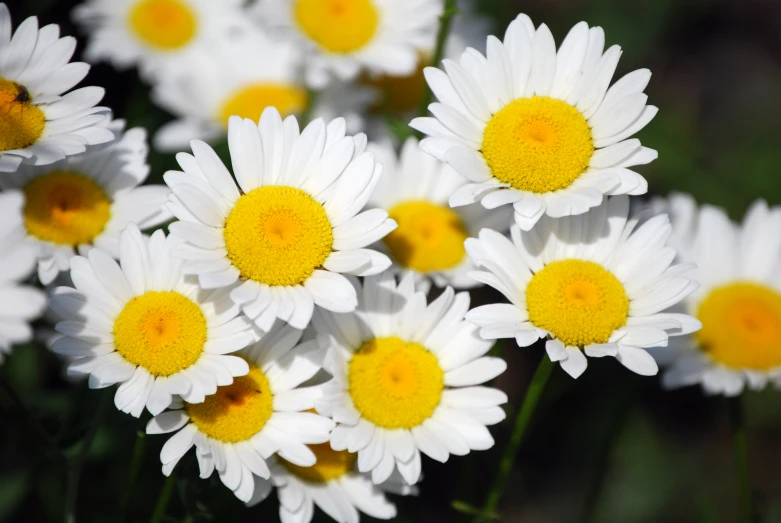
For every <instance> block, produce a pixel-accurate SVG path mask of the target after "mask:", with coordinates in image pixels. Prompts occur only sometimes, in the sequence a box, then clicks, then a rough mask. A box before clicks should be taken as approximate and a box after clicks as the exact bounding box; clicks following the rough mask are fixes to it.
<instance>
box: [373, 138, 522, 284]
mask: <svg viewBox="0 0 781 523" xmlns="http://www.w3.org/2000/svg"><path fill="white" fill-rule="evenodd" d="M368 150H369V151H371V152H373V153H374V154H375V155H376V156H377V161H378V162H380V163H381V164H382V166H383V175H382V178H381V179H380V183H379V184H378V185H377V190H376V191H374V195H373V196H372V199H371V200H370V201H369V206H370V207H378V208H380V209H384V210H386V211H388V215H389V216H390V217H391V219H393V220H395V221H396V223H397V224H398V227H397V228H396V229H395V230H394V231H393V232H391V233H390V234H389V235H388V236H386V237H385V238H383V240H382V244H383V245H384V249H385V250H386V251H387V252H389V253H390V257H391V260H393V262H394V264H395V266H396V267H397V268H398V269H399V270H401V271H402V272H403V271H406V270H411V271H414V273H415V275H416V280H417V281H418V282H419V283H424V285H425V283H426V282H427V280H428V279H429V278H430V279H431V280H433V281H434V283H435V284H436V285H438V286H440V287H445V286H447V285H452V286H453V287H456V288H467V287H474V286H476V285H479V284H480V283H479V282H477V281H476V280H474V279H472V278H470V277H469V276H468V275H467V272H468V271H470V270H472V269H474V268H475V266H474V264H473V263H472V261H471V260H470V259H469V256H467V254H466V249H465V248H464V240H466V239H467V238H468V237H469V236H477V234H478V233H479V232H480V230H481V229H483V228H489V229H495V230H499V231H506V230H508V229H509V227H510V223H511V222H512V212H511V211H510V210H509V209H508V208H507V207H504V208H501V209H498V210H487V209H485V208H484V207H482V206H481V205H477V204H474V205H468V206H466V207H458V208H456V209H451V208H450V207H449V206H448V204H447V199H448V197H449V196H450V195H451V194H452V193H453V192H454V191H455V190H456V189H457V188H458V187H460V186H462V185H464V184H465V183H467V180H466V179H464V178H463V177H462V176H461V175H460V174H458V173H457V172H456V171H455V170H453V168H452V167H450V166H449V165H447V164H446V163H443V162H440V161H439V160H437V159H436V158H433V157H432V156H430V155H428V154H426V153H425V152H423V151H422V150H421V149H420V147H418V141H417V139H415V138H409V139H408V140H407V141H406V142H405V143H404V145H403V147H402V149H401V153H400V155H398V156H397V155H396V153H395V151H394V150H393V146H392V145H391V144H390V143H389V142H388V141H384V142H383V143H381V144H372V143H370V144H369V148H368ZM424 288H425V287H424Z"/></svg>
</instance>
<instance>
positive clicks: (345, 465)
mask: <svg viewBox="0 0 781 523" xmlns="http://www.w3.org/2000/svg"><path fill="white" fill-rule="evenodd" d="M307 446H308V447H309V450H311V451H312V452H314V454H315V456H316V457H317V463H315V464H314V465H312V466H311V467H301V466H298V465H295V464H293V463H290V462H289V461H287V460H284V459H282V458H280V460H279V461H280V462H281V463H282V465H283V466H284V467H285V468H286V469H287V470H288V471H289V472H290V473H291V474H293V475H295V476H298V478H300V479H302V480H304V481H307V482H309V483H325V482H326V481H331V480H332V479H337V478H340V477H342V476H344V475H345V474H347V473H348V472H350V471H351V470H353V466H354V465H355V459H356V455H355V454H352V453H350V452H347V451H346V450H334V449H332V448H331V444H330V443H320V444H318V445H307Z"/></svg>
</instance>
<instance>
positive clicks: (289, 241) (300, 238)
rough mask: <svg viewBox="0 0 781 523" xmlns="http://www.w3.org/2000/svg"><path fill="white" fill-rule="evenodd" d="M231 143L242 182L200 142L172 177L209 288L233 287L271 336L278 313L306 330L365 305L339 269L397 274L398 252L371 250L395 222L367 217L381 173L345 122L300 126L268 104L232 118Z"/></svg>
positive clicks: (382, 215)
mask: <svg viewBox="0 0 781 523" xmlns="http://www.w3.org/2000/svg"><path fill="white" fill-rule="evenodd" d="M228 145H229V147H230V155H231V162H232V164H233V170H234V172H235V176H236V181H234V179H233V177H232V176H231V173H230V172H229V171H228V169H227V168H226V167H225V166H224V165H223V163H222V161H221V160H220V159H219V157H218V156H217V154H216V153H215V152H214V151H213V150H212V149H211V148H210V147H209V146H208V145H206V144H205V143H203V142H201V141H198V140H193V142H192V149H193V153H194V156H191V155H189V154H184V153H180V154H178V155H177V160H178V161H179V165H180V166H181V167H182V169H184V172H183V173H182V172H178V171H171V172H168V173H166V174H165V181H166V183H167V184H168V185H169V186H170V187H171V190H172V191H173V195H172V196H171V202H170V203H169V208H170V209H171V211H172V212H173V213H174V214H175V215H176V217H177V218H179V219H180V220H181V221H180V222H176V223H173V224H171V226H170V230H171V233H172V234H174V235H177V236H179V237H181V238H183V239H184V240H186V242H187V243H186V244H184V245H182V246H181V247H180V248H178V249H177V255H178V256H180V257H182V258H184V259H185V265H184V269H185V271H186V272H188V273H190V274H196V275H198V280H199V282H200V284H201V286H202V287H203V288H206V289H217V288H223V287H229V286H232V289H231V291H230V296H231V299H232V300H233V301H234V303H236V304H237V305H240V306H241V308H242V310H243V311H244V313H245V314H246V315H247V317H248V318H250V319H251V320H253V321H254V322H255V323H256V325H257V326H258V327H259V328H260V329H261V330H263V331H266V330H268V329H269V328H271V325H272V324H273V323H274V320H275V319H276V318H281V319H282V320H284V321H287V322H288V323H290V324H291V325H292V326H293V327H296V328H299V329H303V328H305V327H306V326H307V325H308V324H309V320H310V319H311V317H312V310H313V309H314V306H315V305H318V306H320V307H324V308H326V309H329V310H332V311H335V312H349V311H352V310H354V309H355V306H356V304H357V297H356V294H355V289H354V288H353V286H352V285H351V284H350V282H349V281H348V280H347V279H346V278H345V277H344V276H343V275H342V274H340V273H347V274H355V275H358V276H367V275H370V274H377V273H379V272H381V271H383V270H385V269H387V268H388V267H389V266H390V263H391V262H390V260H389V259H388V257H387V256H385V255H384V254H380V253H378V252H375V251H373V250H369V249H365V247H366V246H367V245H370V244H372V243H374V242H375V241H378V240H380V239H381V238H382V237H384V236H385V235H386V234H388V233H389V232H390V231H392V230H393V229H394V228H395V227H396V223H395V222H394V221H393V220H391V219H389V218H388V213H387V212H385V211H383V210H380V209H374V210H370V211H365V212H361V209H363V207H364V206H365V205H366V203H367V202H368V200H369V197H370V196H371V194H372V192H373V191H374V188H375V187H376V186H377V182H378V181H379V179H380V174H381V172H382V167H381V166H380V165H379V164H377V163H376V162H375V160H374V155H373V154H371V153H369V152H365V150H364V149H365V148H366V137H365V136H364V135H358V136H355V137H351V136H345V122H344V120H343V119H341V118H338V119H336V120H333V121H332V122H331V123H329V124H328V125H326V124H325V123H324V122H323V121H322V120H315V121H314V122H312V123H310V124H309V125H308V126H307V127H306V128H305V129H304V130H303V132H301V133H299V129H298V122H297V121H296V119H295V117H294V116H289V117H287V118H286V119H285V121H284V122H283V121H282V118H281V117H280V115H279V112H278V111H277V110H276V109H275V108H273V107H269V108H267V109H266V110H265V111H264V112H263V115H262V117H261V118H260V124H255V122H253V121H252V120H242V119H241V118H239V117H231V119H230V122H229V125H228ZM236 282H240V284H239V285H238V286H237V285H235V284H236Z"/></svg>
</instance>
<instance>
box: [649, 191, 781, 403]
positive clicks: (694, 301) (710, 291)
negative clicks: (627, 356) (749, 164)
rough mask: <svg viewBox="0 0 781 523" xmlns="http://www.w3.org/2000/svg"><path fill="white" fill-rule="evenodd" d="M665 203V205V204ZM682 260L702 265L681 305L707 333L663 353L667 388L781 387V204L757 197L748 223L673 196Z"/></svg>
mask: <svg viewBox="0 0 781 523" xmlns="http://www.w3.org/2000/svg"><path fill="white" fill-rule="evenodd" d="M659 203H661V202H659ZM662 207H663V208H667V209H668V210H669V212H670V216H671V218H672V224H673V232H674V235H673V238H674V241H675V243H676V244H677V245H678V246H679V249H680V254H681V258H682V259H684V260H686V261H688V262H694V263H696V264H697V269H696V271H695V272H694V276H695V277H696V278H697V280H698V281H699V282H700V285H701V287H700V288H699V289H698V290H697V292H696V293H694V294H692V295H691V296H689V297H688V298H687V299H686V301H685V302H684V303H683V304H682V306H683V307H682V308H683V309H685V310H686V312H688V313H689V314H691V315H693V316H695V317H696V318H697V319H698V320H700V321H701V322H702V330H700V331H699V332H696V333H694V334H693V335H692V336H687V337H686V338H681V339H679V340H676V343H675V345H671V346H670V347H669V348H668V350H666V351H663V352H662V353H660V355H661V356H662V358H661V359H662V360H663V363H667V364H668V365H669V369H668V370H667V372H666V373H665V375H664V384H665V385H666V386H668V387H682V386H687V385H694V384H698V383H699V384H701V385H702V388H703V390H704V391H705V392H707V393H709V394H724V395H727V396H735V395H738V394H740V393H741V392H742V391H743V390H744V388H746V387H748V388H750V389H762V388H764V387H765V386H766V385H767V384H768V383H772V384H774V385H776V386H777V387H781V207H772V208H768V206H767V204H766V203H765V202H764V201H761V200H759V201H757V202H755V203H754V204H753V205H752V206H751V208H750V209H749V210H748V212H747V213H746V217H745V218H744V219H743V224H742V225H737V224H735V223H733V222H732V221H730V219H729V217H728V216H727V214H726V213H725V212H724V210H722V209H719V208H716V207H712V206H710V205H703V206H702V207H700V208H699V209H698V208H697V204H696V203H695V201H694V200H693V199H692V198H691V197H690V196H685V195H681V194H675V195H672V196H671V197H670V198H669V202H668V203H667V204H666V205H663V206H662Z"/></svg>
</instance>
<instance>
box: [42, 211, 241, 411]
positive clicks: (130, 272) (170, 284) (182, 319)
mask: <svg viewBox="0 0 781 523" xmlns="http://www.w3.org/2000/svg"><path fill="white" fill-rule="evenodd" d="M176 243H177V240H176V238H172V237H170V236H169V237H166V236H165V234H164V233H163V232H162V231H157V232H155V233H154V234H153V235H152V236H151V237H149V238H148V237H145V236H143V235H142V234H141V233H140V232H139V230H138V228H137V227H136V226H135V225H132V224H131V225H129V226H128V227H127V229H125V231H124V232H123V233H122V237H121V240H120V248H119V265H117V262H116V261H114V259H113V258H112V257H111V256H110V255H109V254H108V253H107V252H105V251H103V250H102V249H92V250H91V251H90V252H89V254H88V255H87V256H86V257H82V256H74V257H73V258H72V259H71V278H72V279H73V284H74V285H75V287H76V288H75V289H73V288H70V287H60V288H58V289H56V291H55V292H54V293H53V295H52V298H51V307H52V309H54V312H55V313H56V314H58V315H59V316H60V317H61V318H63V319H64V321H61V322H59V323H58V324H57V326H56V329H57V331H58V332H60V333H61V334H64V335H65V336H63V337H62V338H60V339H59V340H57V341H56V342H55V343H54V345H53V346H52V350H53V351H54V352H56V353H58V354H62V355H64V356H67V357H68V358H71V359H72V360H73V361H72V362H71V363H70V364H69V365H68V374H69V375H71V376H89V386H90V387H91V388H103V387H108V386H111V385H114V384H120V387H119V388H118V389H117V393H116V395H115V396H114V403H115V404H116V406H117V408H118V409H119V410H121V411H123V412H127V413H129V414H132V415H133V416H136V417H138V416H140V415H141V413H142V412H143V410H144V407H146V408H147V409H148V410H149V412H151V413H152V414H158V413H160V412H162V411H163V410H164V409H165V408H167V407H168V406H169V405H170V404H171V401H173V395H179V396H181V397H183V398H185V399H186V400H187V401H189V402H191V403H200V402H203V401H204V398H205V397H206V396H207V395H209V394H214V393H215V392H216V391H217V386H218V385H230V384H231V383H233V381H234V377H235V376H243V375H245V374H247V372H248V371H249V367H248V365H247V363H246V362H245V361H244V360H243V359H241V358H239V357H237V356H232V355H230V353H232V352H236V351H237V350H239V349H242V348H243V347H246V346H247V345H248V344H250V343H252V342H253V341H254V340H255V339H256V335H255V333H254V329H253V328H252V324H251V323H250V322H249V321H247V320H246V318H244V316H242V315H241V313H240V310H239V308H238V307H236V306H235V305H233V303H232V302H231V301H230V299H229V297H228V292H227V289H219V290H217V291H204V290H201V289H200V288H199V287H198V284H197V282H196V281H195V280H194V278H187V277H185V276H184V274H183V273H182V262H181V261H180V260H176V259H174V258H172V257H171V251H172V249H173V248H174V246H175V245H176Z"/></svg>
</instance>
